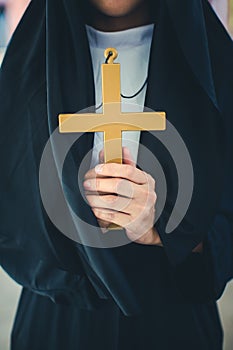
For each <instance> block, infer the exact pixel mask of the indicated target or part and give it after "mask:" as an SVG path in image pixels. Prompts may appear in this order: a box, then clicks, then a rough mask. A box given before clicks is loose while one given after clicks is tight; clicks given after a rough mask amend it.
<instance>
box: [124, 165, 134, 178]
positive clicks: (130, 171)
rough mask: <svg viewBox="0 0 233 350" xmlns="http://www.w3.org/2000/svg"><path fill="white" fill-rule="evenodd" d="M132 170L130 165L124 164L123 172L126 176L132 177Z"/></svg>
mask: <svg viewBox="0 0 233 350" xmlns="http://www.w3.org/2000/svg"><path fill="white" fill-rule="evenodd" d="M133 172H134V168H133V167H132V166H131V165H126V166H125V173H126V176H127V177H129V178H130V177H132V175H133Z"/></svg>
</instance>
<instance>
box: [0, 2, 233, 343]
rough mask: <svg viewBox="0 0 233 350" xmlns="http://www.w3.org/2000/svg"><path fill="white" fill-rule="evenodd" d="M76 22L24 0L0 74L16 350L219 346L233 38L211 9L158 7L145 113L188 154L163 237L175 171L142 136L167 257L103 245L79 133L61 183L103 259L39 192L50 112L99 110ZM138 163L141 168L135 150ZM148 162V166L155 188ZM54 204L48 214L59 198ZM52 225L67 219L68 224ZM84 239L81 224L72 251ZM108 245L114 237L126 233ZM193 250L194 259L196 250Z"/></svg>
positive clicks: (4, 253) (86, 143)
mask: <svg viewBox="0 0 233 350" xmlns="http://www.w3.org/2000/svg"><path fill="white" fill-rule="evenodd" d="M82 17H83V16H82V12H81V5H80V3H79V2H78V1H77V0H56V1H55V0H47V1H45V0H32V2H31V4H30V6H29V8H28V10H27V12H26V14H25V15H24V17H23V19H22V21H21V22H20V25H19V26H18V28H17V30H16V32H15V33H14V35H13V38H12V40H11V42H10V44H9V47H8V49H7V52H6V56H5V59H4V61H3V64H2V67H1V71H0V106H1V108H0V111H1V117H0V126H1V131H2V135H1V148H0V158H1V172H0V190H1V203H0V206H1V208H0V213H1V228H0V263H1V265H2V267H3V268H4V269H5V271H7V273H9V275H10V276H11V277H12V278H14V279H15V280H16V281H17V282H18V283H20V284H21V285H23V286H24V289H23V293H22V297H21V300H20V304H19V309H18V313H17V316H16V321H15V325H14V329H13V333H12V349H13V350H14V349H15V350H26V349H33V350H36V349H56V350H57V349H69V350H73V349H85V350H86V349H87V350H89V349H95V348H103V349H108V350H111V349H121V350H123V349H131V348H132V349H141V348H145V349H161V350H167V349H171V348H173V347H175V348H180V349H203V350H206V349H211V350H214V349H221V346H222V331H221V325H220V321H219V317H218V312H217V308H216V299H217V298H219V297H220V296H221V294H222V292H223V290H224V288H225V285H226V283H227V282H228V281H229V280H230V279H231V278H232V275H233V244H232V243H233V242H232V241H233V230H232V224H233V204H232V203H233V202H232V196H233V186H232V183H231V179H232V175H233V170H232V165H231V163H232V160H233V159H232V158H233V156H232V149H233V147H232V146H233V145H232V137H231V130H232V110H233V99H232V93H233V74H232V59H233V46H232V40H231V39H230V37H229V36H228V34H227V33H226V31H225V30H224V28H223V26H222V25H221V23H220V22H219V20H218V19H217V17H216V16H215V14H214V13H213V11H212V10H211V8H210V6H209V5H208V3H207V2H206V1H200V0H196V1H195V0H190V1H186V0H180V1H179V3H177V2H174V1H172V0H166V1H165V0H164V1H162V2H161V4H160V8H159V11H158V13H157V15H156V26H155V32H154V36H153V42H152V49H151V56H150V65H149V81H148V88H147V95H146V103H145V105H146V106H147V107H150V108H152V109H154V110H164V111H166V113H167V118H168V120H169V121H170V122H171V123H172V124H173V125H174V126H175V128H176V129H177V130H178V132H179V133H180V135H181V136H182V138H183V140H184V142H185V144H186V146H187V148H188V151H189V153H190V156H191V160H192V164H193V172H194V191H193V196H192V201H191V203H190V206H189V208H188V210H187V213H186V215H185V217H184V219H183V220H182V221H181V223H180V224H179V226H178V227H177V228H176V229H175V230H174V232H172V234H167V233H166V225H167V222H168V220H169V217H170V215H171V212H172V209H173V207H174V204H175V201H176V197H177V194H178V177H177V172H176V168H175V165H174V164H173V160H172V158H171V156H170V155H169V153H168V152H167V150H166V149H165V147H164V146H163V145H162V144H161V142H160V141H159V139H156V138H155V137H154V136H153V135H151V134H149V133H146V132H143V133H142V134H141V140H140V141H141V144H143V145H144V146H146V147H147V148H148V149H150V150H151V151H152V152H153V153H154V154H155V155H156V157H157V158H158V160H159V162H160V163H161V165H162V168H163V170H164V173H165V175H166V181H167V189H168V193H167V200H166V203H165V207H164V209H163V212H162V215H161V216H160V218H159V219H158V221H157V223H156V229H157V230H158V232H159V234H160V236H161V239H162V241H163V245H164V248H160V247H156V246H143V245H138V244H136V243H130V244H127V245H124V246H120V247H115V248H107V247H108V239H109V238H108V237H109V235H105V236H104V237H103V235H101V233H100V231H99V229H98V225H97V222H96V219H95V217H94V215H93V214H92V211H91V210H90V208H89V207H88V206H87V205H86V204H85V202H84V201H83V200H82V197H81V196H80V194H81V193H80V190H79V189H78V188H77V186H76V180H75V179H76V178H77V171H78V169H79V165H80V164H81V160H82V158H83V157H84V156H85V154H86V153H87V151H88V150H89V149H91V147H92V142H93V135H91V134H88V135H83V137H81V138H80V139H79V141H78V142H76V143H75V144H74V145H73V147H72V148H71V150H70V152H69V154H68V156H67V159H66V161H65V165H64V170H63V174H62V180H61V179H60V178H59V179H58V183H59V181H60V180H61V181H60V182H61V188H63V190H64V197H65V199H66V200H67V202H69V204H70V205H71V206H72V209H73V210H74V211H75V212H76V213H77V214H78V215H79V216H80V217H82V218H83V220H84V221H86V222H88V223H91V224H92V225H93V226H94V227H95V226H96V228H95V229H94V230H93V232H91V233H92V234H95V235H96V237H97V239H99V240H100V243H101V244H102V247H103V248H94V247H91V246H90V245H85V244H84V245H82V244H79V243H76V242H75V240H73V239H69V238H67V237H66V236H65V235H63V234H62V233H61V232H60V231H59V230H58V229H57V228H56V227H55V225H54V224H53V223H52V221H51V220H50V219H49V217H48V215H47V213H46V211H45V209H44V207H43V204H42V200H41V195H40V188H39V166H40V160H41V156H42V153H43V149H44V147H45V144H46V142H47V140H48V138H49V135H51V134H52V132H53V131H54V130H55V129H56V128H57V123H58V119H57V116H58V114H59V113H63V112H65V113H69V112H76V111H78V110H81V109H83V108H87V107H89V106H92V105H93V104H94V102H95V101H94V95H95V94H94V84H93V73H92V67H91V58H90V52H89V48H88V42H87V37H86V32H85V28H84V23H83V20H82ZM155 135H156V134H155ZM61 137H64V138H65V140H66V139H67V140H68V141H69V137H70V136H67V135H63V136H61ZM176 146H177V145H174V147H176ZM52 151H53V153H52V154H53V157H54V158H53V160H51V164H50V166H51V176H48V183H49V184H51V186H52V184H53V182H55V180H56V181H57V178H58V176H57V173H56V170H57V164H58V162H59V150H58V149H56V145H52ZM140 157H141V159H142V163H143V152H142V150H140V149H139V159H140ZM142 163H140V165H141V164H142ZM147 163H148V162H145V163H144V166H143V169H144V170H145V171H148V172H150V173H152V175H153V176H154V177H155V179H156V170H157V169H156V168H153V167H150V166H149V165H148V164H147ZM88 167H89V162H88V161H87V162H86V169H88ZM57 190H58V193H59V186H58V188H57ZM158 191H159V183H158ZM52 199H53V200H54V205H55V204H56V202H57V201H58V200H59V199H61V197H59V195H58V197H57V198H56V195H55V196H54V198H52ZM59 215H64V218H63V217H62V220H63V221H65V220H68V221H69V218H67V216H66V215H67V213H59ZM68 221H67V222H68ZM69 222H70V221H69ZM87 233H89V232H85V230H83V227H81V226H80V227H78V235H79V238H80V237H81V238H80V239H81V240H84V239H85V238H86V236H87ZM112 234H114V235H115V236H116V240H117V235H124V232H120V231H118V232H114V233H112ZM71 238H72V237H71ZM201 241H203V242H204V252H203V254H196V253H192V249H193V248H194V247H195V246H196V245H197V244H198V243H199V242H201ZM104 247H105V248H104Z"/></svg>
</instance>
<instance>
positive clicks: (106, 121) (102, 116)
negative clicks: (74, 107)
mask: <svg viewBox="0 0 233 350" xmlns="http://www.w3.org/2000/svg"><path fill="white" fill-rule="evenodd" d="M104 55H105V58H106V62H105V63H104V64H102V99H103V113H83V114H77V113H75V114H60V115H59V131H60V133H78V132H103V133H104V161H105V163H119V164H121V163H122V131H143V130H144V131H147V130H165V128H166V114H165V113H164V112H141V113H140V112H136V113H135V112H134V113H126V112H124V113H122V112H121V92H120V89H121V88H120V64H119V63H114V60H115V59H116V58H117V50H116V49H114V48H108V49H106V50H105V52H104ZM115 229H121V227H119V226H117V225H115V224H111V225H110V226H109V227H108V230H115Z"/></svg>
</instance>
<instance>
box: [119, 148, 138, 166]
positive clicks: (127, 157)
mask: <svg viewBox="0 0 233 350" xmlns="http://www.w3.org/2000/svg"><path fill="white" fill-rule="evenodd" d="M122 153H123V163H124V164H128V165H131V166H133V167H136V164H135V161H134V160H133V157H132V154H131V152H130V150H129V149H128V148H127V147H123V148H122Z"/></svg>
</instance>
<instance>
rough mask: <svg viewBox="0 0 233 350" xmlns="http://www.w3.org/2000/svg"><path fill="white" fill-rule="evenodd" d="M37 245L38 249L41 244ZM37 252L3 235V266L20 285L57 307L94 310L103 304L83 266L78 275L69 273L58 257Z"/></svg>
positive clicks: (0, 258) (0, 255)
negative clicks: (68, 306) (45, 256)
mask: <svg viewBox="0 0 233 350" xmlns="http://www.w3.org/2000/svg"><path fill="white" fill-rule="evenodd" d="M35 245H36V246H37V247H38V246H40V243H39V242H37V243H35ZM41 256H42V255H41V254H40V253H38V251H35V248H34V247H33V246H31V247H30V246H27V245H25V244H20V243H19V242H18V241H17V239H15V240H14V241H13V240H11V239H9V237H6V236H4V235H3V234H2V233H0V265H1V266H2V268H3V269H4V270H5V271H6V272H7V274H8V275H9V276H10V277H11V278H12V279H14V280H15V281H16V282H17V283H18V284H20V285H22V286H23V287H24V288H27V289H29V290H31V291H33V292H35V293H37V294H39V295H42V296H45V297H48V298H50V299H51V300H52V301H53V302H54V303H58V304H75V305H76V306H78V307H80V308H83V309H87V310H93V309H96V308H98V307H99V306H100V305H101V303H102V300H101V299H100V298H99V296H98V295H97V293H96V291H95V288H94V287H93V285H92V283H91V282H90V280H89V279H88V277H87V276H86V274H85V273H84V271H83V268H82V265H81V262H80V263H79V264H78V265H77V268H76V271H75V272H72V271H66V270H64V269H63V268H62V267H60V266H59V263H58V262H57V261H56V259H55V257H53V255H52V254H48V253H47V258H42V259H40V257H41Z"/></svg>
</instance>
